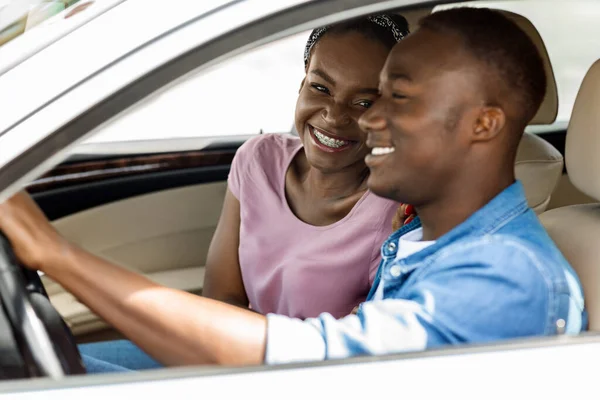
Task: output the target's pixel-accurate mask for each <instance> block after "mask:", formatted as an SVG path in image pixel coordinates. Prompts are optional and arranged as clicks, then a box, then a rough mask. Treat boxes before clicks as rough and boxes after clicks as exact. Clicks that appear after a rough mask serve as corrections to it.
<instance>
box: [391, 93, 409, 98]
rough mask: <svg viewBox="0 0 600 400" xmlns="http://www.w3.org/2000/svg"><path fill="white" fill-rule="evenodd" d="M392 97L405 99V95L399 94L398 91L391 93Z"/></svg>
mask: <svg viewBox="0 0 600 400" xmlns="http://www.w3.org/2000/svg"><path fill="white" fill-rule="evenodd" d="M392 97H393V98H394V99H405V98H406V96H404V95H403V94H400V93H392Z"/></svg>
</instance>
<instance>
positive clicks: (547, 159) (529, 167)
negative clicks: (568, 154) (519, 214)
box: [515, 132, 564, 214]
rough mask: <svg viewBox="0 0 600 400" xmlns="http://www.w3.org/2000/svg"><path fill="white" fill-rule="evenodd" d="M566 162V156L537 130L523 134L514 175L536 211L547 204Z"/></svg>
mask: <svg viewBox="0 0 600 400" xmlns="http://www.w3.org/2000/svg"><path fill="white" fill-rule="evenodd" d="M563 166H564V161H563V156H562V154H560V152H559V151H558V150H557V149H556V148H555V147H554V146H552V145H551V144H550V143H548V142H547V141H545V140H544V139H542V138H540V137H538V136H537V135H535V134H532V133H527V132H525V133H524V134H523V138H522V139H521V142H520V143H519V149H518V150H517V159H516V161H515V175H516V177H517V179H518V180H520V181H521V183H522V184H523V187H524V189H525V196H526V197H527V203H528V204H529V207H531V208H532V209H533V210H534V211H535V212H536V213H537V214H540V213H542V212H544V211H545V210H546V207H548V203H550V197H551V195H552V193H553V192H554V189H555V188H556V185H557V184H558V181H559V179H560V177H561V175H562V171H563Z"/></svg>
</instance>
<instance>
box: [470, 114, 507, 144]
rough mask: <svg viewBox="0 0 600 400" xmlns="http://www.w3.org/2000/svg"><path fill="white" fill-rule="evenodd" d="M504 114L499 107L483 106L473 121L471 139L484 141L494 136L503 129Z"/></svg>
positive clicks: (504, 122)
mask: <svg viewBox="0 0 600 400" xmlns="http://www.w3.org/2000/svg"><path fill="white" fill-rule="evenodd" d="M505 124H506V114H505V113H504V110H502V109H501V108H500V107H483V108H481V111H480V113H479V117H478V118H477V120H476V121H475V127H474V129H473V140H475V141H486V140H490V139H493V138H495V137H496V136H497V135H498V134H499V133H500V132H501V131H502V129H504V125H505Z"/></svg>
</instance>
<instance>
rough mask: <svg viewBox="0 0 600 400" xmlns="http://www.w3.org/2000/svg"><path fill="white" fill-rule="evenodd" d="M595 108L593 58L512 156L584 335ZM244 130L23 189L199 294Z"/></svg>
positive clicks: (68, 306)
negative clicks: (577, 305) (578, 293)
mask: <svg viewBox="0 0 600 400" xmlns="http://www.w3.org/2000/svg"><path fill="white" fill-rule="evenodd" d="M451 6H453V5H445V6H437V8H435V9H442V8H445V7H451ZM432 11H434V8H433V7H419V8H413V9H410V10H405V11H402V15H404V16H405V17H406V18H407V20H408V21H409V24H410V26H411V27H414V26H416V25H417V21H418V19H420V18H421V17H423V16H425V15H427V14H429V13H431V12H432ZM503 12H505V13H506V15H508V16H509V17H510V18H512V19H513V20H514V21H515V22H516V23H517V24H519V25H520V26H521V27H522V28H523V29H524V30H525V31H526V32H527V33H528V34H529V35H530V37H531V38H532V39H533V41H534V43H535V44H536V45H537V46H538V49H539V50H540V53H541V55H542V57H543V59H544V62H545V67H546V72H547V75H548V78H549V79H548V87H547V92H546V97H545V99H544V101H543V103H542V105H541V107H540V110H539V111H538V113H537V115H536V116H535V117H534V119H533V120H532V121H531V126H532V127H535V126H548V125H552V124H553V123H554V122H555V121H556V118H557V114H558V108H559V96H558V89H557V82H556V80H555V78H554V76H555V75H554V72H553V68H552V63H551V57H550V55H549V53H548V50H547V48H546V45H545V43H544V40H543V38H542V36H541V35H540V33H539V31H538V29H537V28H536V27H535V26H534V24H533V23H532V22H531V21H530V20H529V19H527V18H526V17H524V16H522V15H519V14H517V13H513V12H509V11H503ZM598 104H600V61H599V62H597V63H596V64H594V65H593V66H592V68H591V69H590V70H589V72H588V74H587V76H586V78H585V80H584V82H583V84H582V85H581V88H580V91H579V94H578V96H577V100H576V102H575V106H574V108H573V111H572V116H571V119H570V122H569V127H568V130H565V129H556V130H553V131H550V132H548V133H546V134H543V135H542V134H537V133H533V132H529V131H526V132H524V133H523V138H522V140H521V143H520V145H519V149H518V154H517V159H516V162H515V174H516V176H517V178H518V179H519V180H521V181H522V182H523V184H524V188H525V192H526V196H527V200H528V203H529V205H530V207H532V208H533V209H534V211H535V212H536V213H537V214H538V215H539V216H540V219H541V220H542V222H543V224H544V226H545V227H546V228H547V230H548V232H549V234H550V235H551V237H552V238H553V239H554V240H555V241H556V243H557V244H558V246H559V248H560V249H561V251H562V252H563V253H564V255H565V257H566V258H567V259H568V260H569V262H570V263H571V264H572V265H573V267H574V269H575V270H576V272H577V273H578V274H579V276H580V278H581V281H582V284H583V287H584V291H585V300H586V303H587V307H588V312H589V320H590V329H591V330H595V329H596V328H598V327H600V272H598V271H597V269H596V268H595V263H596V260H597V259H598V257H600V250H598V249H597V246H595V242H594V232H597V231H600V207H598V205H597V204H598V203H597V202H598V201H600V184H599V183H598V182H597V180H596V179H595V175H594V173H593V167H594V166H595V165H596V164H597V163H600V161H595V160H596V158H597V157H596V154H597V153H598V151H600V138H596V134H595V131H596V130H597V129H596V128H598V127H600V116H598V114H597V112H596V110H595V109H594V106H598ZM139 106H140V107H143V106H144V104H141V105H139ZM108 127H110V125H108ZM106 129H108V128H106ZM279 133H282V134H294V132H293V131H290V132H279ZM246 136H247V135H246ZM242 137H244V135H240V138H239V140H237V139H236V140H227V141H224V142H223V143H222V144H219V145H214V146H210V147H208V148H202V149H200V150H199V149H198V148H196V147H193V146H191V145H190V147H189V148H186V149H183V150H178V151H165V152H156V151H146V150H140V151H131V152H128V153H123V152H120V153H118V154H117V153H115V154H103V155H101V156H100V155H86V156H85V157H82V156H80V155H76V154H74V155H73V157H71V158H69V159H67V160H66V161H65V162H63V163H62V164H60V165H59V166H57V167H55V168H54V169H52V170H51V171H49V172H48V173H46V174H44V175H43V176H41V177H40V178H38V179H37V180H35V181H34V182H32V183H31V184H30V185H29V186H28V188H27V190H28V191H29V192H30V193H31V194H32V196H33V198H34V200H36V202H37V203H38V204H39V205H40V207H41V208H42V210H44V212H45V213H46V215H47V216H48V217H49V218H50V219H51V221H52V223H53V225H54V226H55V227H56V229H57V230H58V231H59V232H61V233H62V234H63V235H64V236H65V237H66V238H67V239H69V240H71V241H73V242H75V243H77V244H79V245H80V246H82V247H83V248H85V249H87V250H88V251H90V252H92V253H95V254H97V255H99V256H101V257H104V258H107V259H109V260H111V261H113V262H115V263H117V264H120V265H122V266H124V267H126V268H129V269H131V270H134V271H137V272H140V273H143V274H145V275H146V276H147V277H149V278H150V279H152V280H154V281H156V282H158V283H160V284H163V285H166V286H169V287H173V288H177V289H181V290H185V291H188V292H190V293H195V294H198V295H201V294H202V286H203V279H204V264H205V262H206V256H207V252H208V247H209V245H210V241H211V239H212V235H213V233H214V230H215V228H216V224H217V221H218V219H219V214H220V211H221V206H222V202H223V199H224V196H225V192H226V188H227V184H226V180H227V174H228V171H229V167H230V164H231V160H232V159H233V156H234V154H235V151H236V149H237V148H238V147H239V146H240V145H241V144H242V143H243V140H244V139H243V138H242ZM129 145H131V144H129ZM390 223H391V221H390ZM41 279H42V282H43V285H44V287H45V293H47V295H48V296H49V298H50V301H51V303H52V305H53V306H54V307H55V308H56V310H57V311H58V313H59V314H60V316H62V318H63V319H64V321H65V322H66V324H67V325H68V327H69V328H70V329H71V331H72V333H73V335H74V337H75V339H76V340H77V342H79V343H85V342H90V341H100V340H110V339H115V338H120V334H119V333H118V332H116V331H115V330H113V329H112V328H111V327H110V326H108V325H107V324H106V323H105V322H104V321H103V320H101V319H100V318H99V317H98V316H96V315H95V314H94V313H92V312H91V311H90V310H89V309H88V308H87V307H86V306H84V305H83V304H81V303H79V302H78V301H77V299H75V298H74V297H73V296H72V295H71V294H70V293H68V292H66V291H65V290H64V289H63V288H62V287H61V286H60V285H58V284H57V283H55V282H53V281H52V280H51V279H50V278H48V277H47V276H42V278H41ZM49 318H54V316H49ZM1 322H2V321H0V323H1Z"/></svg>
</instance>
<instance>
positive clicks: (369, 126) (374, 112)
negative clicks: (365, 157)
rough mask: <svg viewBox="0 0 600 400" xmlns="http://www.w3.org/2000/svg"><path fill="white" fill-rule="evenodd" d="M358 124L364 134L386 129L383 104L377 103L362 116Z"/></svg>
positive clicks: (378, 101)
mask: <svg viewBox="0 0 600 400" xmlns="http://www.w3.org/2000/svg"><path fill="white" fill-rule="evenodd" d="M358 124H359V126H360V129H361V130H363V131H364V132H368V131H379V130H382V129H385V128H386V118H385V114H384V107H383V104H382V102H381V101H380V100H377V101H375V103H373V105H372V106H371V107H370V108H369V109H368V110H367V111H365V112H364V113H363V115H361V116H360V118H359V119H358Z"/></svg>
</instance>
